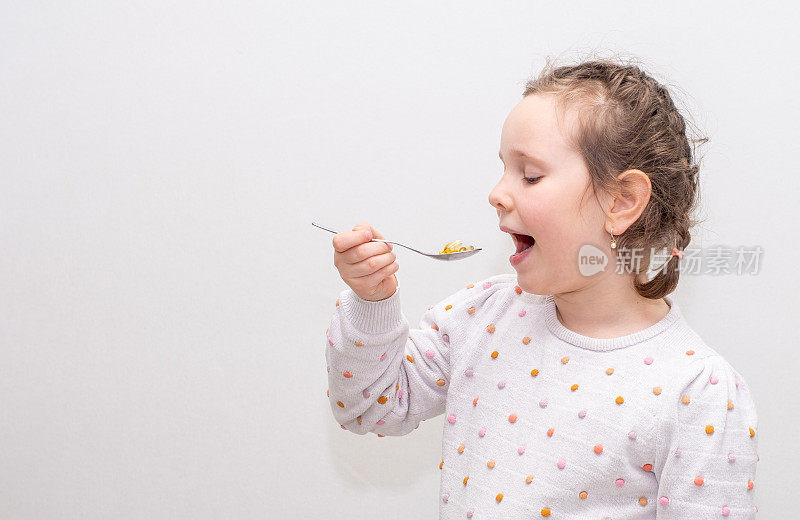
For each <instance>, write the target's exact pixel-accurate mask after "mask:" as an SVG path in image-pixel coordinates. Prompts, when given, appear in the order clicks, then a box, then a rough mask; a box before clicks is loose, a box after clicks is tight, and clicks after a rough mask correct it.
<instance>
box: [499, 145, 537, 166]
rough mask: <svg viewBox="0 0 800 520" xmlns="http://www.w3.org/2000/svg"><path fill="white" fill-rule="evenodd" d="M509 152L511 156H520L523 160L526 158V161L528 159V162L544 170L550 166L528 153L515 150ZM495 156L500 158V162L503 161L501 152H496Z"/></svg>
mask: <svg viewBox="0 0 800 520" xmlns="http://www.w3.org/2000/svg"><path fill="white" fill-rule="evenodd" d="M509 152H511V153H512V154H517V155H521V156H522V157H524V158H526V159H528V160H530V161H533V162H535V163H537V164H539V165H540V166H543V167H545V168H549V166H550V165H549V164H547V162H546V161H545V160H544V159H540V158H539V157H536V156H533V155H531V154H529V153H525V152H523V151H522V150H517V149H514V148H512V149H511V150H509ZM497 156H498V157H500V160H501V161H502V160H503V152H502V151H498V152H497Z"/></svg>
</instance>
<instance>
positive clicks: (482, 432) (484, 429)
mask: <svg viewBox="0 0 800 520" xmlns="http://www.w3.org/2000/svg"><path fill="white" fill-rule="evenodd" d="M484 435H486V428H481V429H480V430H478V437H483V436H484Z"/></svg>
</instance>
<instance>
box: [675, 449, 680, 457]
mask: <svg viewBox="0 0 800 520" xmlns="http://www.w3.org/2000/svg"><path fill="white" fill-rule="evenodd" d="M675 456H676V457H680V456H681V449H680V448H675Z"/></svg>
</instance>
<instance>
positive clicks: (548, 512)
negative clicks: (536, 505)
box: [542, 507, 550, 516]
mask: <svg viewBox="0 0 800 520" xmlns="http://www.w3.org/2000/svg"><path fill="white" fill-rule="evenodd" d="M542 516H550V508H549V507H545V508H544V509H542Z"/></svg>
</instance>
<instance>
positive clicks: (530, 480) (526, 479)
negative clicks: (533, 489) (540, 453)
mask: <svg viewBox="0 0 800 520" xmlns="http://www.w3.org/2000/svg"><path fill="white" fill-rule="evenodd" d="M531 482H533V475H528V476H527V477H525V483H526V484H530V483H531Z"/></svg>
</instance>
